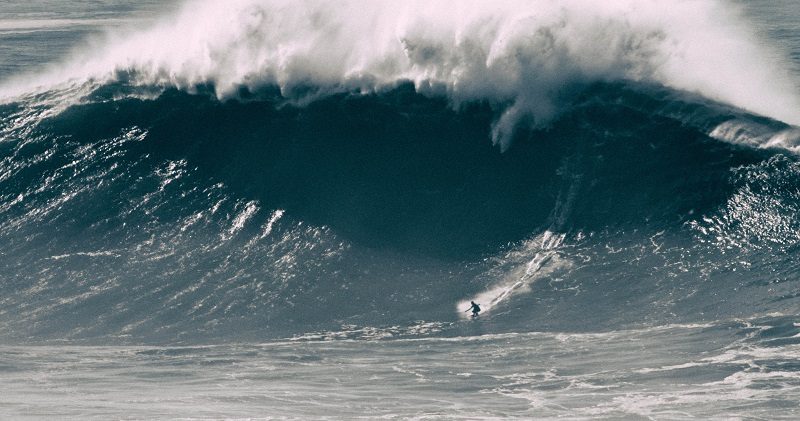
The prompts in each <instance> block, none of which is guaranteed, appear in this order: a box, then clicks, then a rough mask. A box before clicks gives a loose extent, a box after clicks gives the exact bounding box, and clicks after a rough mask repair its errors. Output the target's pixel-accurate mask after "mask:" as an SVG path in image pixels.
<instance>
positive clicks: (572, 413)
mask: <svg viewBox="0 0 800 421" xmlns="http://www.w3.org/2000/svg"><path fill="white" fill-rule="evenodd" d="M792 320H793V319H791V318H785V317H773V318H765V319H761V320H757V321H751V322H744V321H735V322H729V323H718V324H707V325H666V326H661V327H657V328H651V329H641V330H624V331H611V332H602V333H600V332H598V333H575V334H569V333H520V334H517V333H510V334H487V335H481V334H479V333H478V332H475V333H476V334H475V335H471V336H457V337H446V338H436V337H427V338H426V337H421V338H407V339H378V340H376V339H369V338H366V337H364V336H359V335H363V334H365V332H364V331H361V332H356V331H355V330H354V329H351V330H350V331H349V332H336V333H338V334H339V335H342V336H350V337H351V339H339V340H330V339H328V340H321V339H317V338H315V339H304V338H298V339H295V340H291V341H274V342H268V343H263V344H228V345H214V346H200V347H169V346H167V347H128V346H109V347H82V346H79V347H75V346H69V345H65V346H57V345H56V346H44V347H14V346H4V347H3V348H2V360H0V364H2V365H1V366H0V367H2V373H3V376H2V384H3V389H4V391H5V392H4V394H3V396H2V398H0V404H1V405H2V407H3V408H4V412H5V416H6V417H9V418H13V419H27V418H75V419H77V418H81V419H109V418H113V419H153V418H180V419H184V418H193V419H198V418H199V419H208V418H246V419H276V418H277V419H508V418H527V419H531V418H535V419H556V418H559V419H561V418H567V419H674V420H680V419H697V418H702V419H787V420H788V419H795V418H797V417H798V415H800V414H799V413H800V408H798V405H797V396H798V389H800V375H798V363H797V358H798V356H800V354H799V353H798V352H799V351H800V348H798V342H799V341H800V340H798V338H797V336H798V334H799V333H800V328H798V327H797V326H795V324H794V323H793V322H792ZM369 333H371V334H377V333H379V332H376V331H371V332H369ZM381 333H383V334H387V333H388V332H381ZM328 334H329V335H331V334H333V332H329V333H328Z"/></svg>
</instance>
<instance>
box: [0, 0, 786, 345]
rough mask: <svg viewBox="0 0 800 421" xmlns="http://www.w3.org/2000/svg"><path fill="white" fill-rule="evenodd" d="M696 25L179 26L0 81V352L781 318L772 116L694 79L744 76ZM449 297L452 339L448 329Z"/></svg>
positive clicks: (615, 14)
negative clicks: (469, 314) (75, 344)
mask: <svg viewBox="0 0 800 421" xmlns="http://www.w3.org/2000/svg"><path fill="white" fill-rule="evenodd" d="M723 6H724V5H723V3H718V2H713V1H702V2H685V3H684V2H681V3H678V4H676V5H670V6H669V8H667V6H663V5H661V4H658V3H655V2H636V3H634V2H627V1H621V2H614V3H613V4H612V5H598V4H592V3H589V2H583V1H565V2H561V3H558V4H557V5H555V6H554V5H553V4H552V3H550V2H526V3H524V4H523V3H515V2H505V3H501V4H500V5H499V6H498V7H497V8H492V9H489V8H488V7H487V6H484V5H483V4H481V3H477V2H476V3H462V4H460V5H459V6H457V7H456V10H455V11H452V10H446V9H447V7H446V5H444V4H442V3H433V4H426V5H423V4H421V3H408V4H403V5H390V4H388V3H383V2H375V3H369V4H367V5H356V4H355V3H349V2H341V3H320V2H314V1H309V2H302V3H295V2H267V1H252V0H251V1H238V2H232V3H230V4H227V5H226V6H224V7H223V6H222V5H221V4H220V3H215V2H196V3H194V2H193V3H188V6H187V9H186V11H184V12H183V13H182V14H179V15H178V16H176V17H173V18H170V19H168V20H167V21H166V23H164V24H163V25H161V26H157V27H155V28H152V29H150V30H147V31H143V32H137V33H134V34H132V35H129V36H127V37H125V38H122V39H116V40H110V41H108V43H107V46H106V47H105V48H103V49H99V50H97V51H93V52H91V53H90V54H87V55H84V56H83V58H81V59H80V60H78V61H77V62H76V63H80V64H79V65H78V64H73V65H68V66H65V67H64V68H63V69H61V70H60V71H59V72H56V73H49V74H46V75H42V76H40V77H38V79H37V78H32V79H31V80H30V81H29V82H30V83H31V84H25V83H17V82H19V81H16V82H13V83H10V84H8V85H6V87H5V88H3V92H4V95H5V100H4V102H3V103H2V104H1V105H0V216H1V217H2V218H0V242H2V243H3V244H6V247H4V249H3V251H2V252H1V253H2V256H3V259H2V261H0V273H3V274H4V275H3V276H4V278H3V279H2V280H3V283H2V285H0V292H2V296H3V297H5V298H3V299H2V300H0V336H2V337H3V338H8V339H9V340H12V339H13V340H16V341H37V340H40V339H49V338H66V339H67V340H73V341H81V340H89V341H96V340H102V341H107V342H112V343H119V342H140V341H148V342H149V341H153V342H160V341H161V342H170V343H175V342H213V341H216V340H219V339H220V338H222V339H225V340H250V339H257V340H260V339H263V338H264V337H272V338H278V337H305V336H309V337H311V336H314V335H318V334H310V333H309V332H323V333H322V334H321V335H322V336H328V334H326V333H324V332H345V333H347V332H350V331H352V332H351V333H352V336H353V337H366V336H370V335H373V334H375V335H376V337H382V336H383V335H384V333H387V332H388V333H387V334H392V335H399V336H403V337H405V336H410V337H413V336H414V335H417V334H419V335H422V334H423V333H420V332H423V331H424V332H433V334H437V335H438V334H442V335H448V334H453V333H457V334H462V333H463V334H473V333H476V332H475V329H478V330H480V329H486V332H477V333H478V334H483V333H491V334H494V333H502V332H524V331H538V330H556V331H560V332H563V331H570V330H577V331H593V330H603V329H607V330H619V329H625V328H629V327H631V326H633V327H634V328H635V327H636V326H640V325H642V324H644V325H661V324H669V323H703V322H704V321H708V320H722V319H730V318H735V317H745V318H746V317H751V316H753V315H758V314H761V313H769V312H776V311H777V312H781V311H784V312H789V311H792V310H793V308H795V307H796V300H797V294H796V293H795V292H794V291H795V290H796V287H795V286H794V285H793V284H794V281H793V280H794V279H797V277H796V274H797V269H795V267H794V266H795V265H793V264H787V263H786V261H791V260H792V259H793V258H794V255H795V254H796V252H797V250H798V249H799V248H798V244H800V237H798V236H797V235H796V233H797V232H798V226H800V223H798V222H797V216H796V215H798V209H800V197H798V194H797V189H796V187H795V186H797V185H800V169H799V168H800V165H798V162H797V161H798V158H797V157H796V156H795V155H793V154H792V153H791V152H795V151H797V145H798V140H797V139H798V136H797V129H796V128H795V127H793V126H791V125H789V124H787V122H788V123H791V122H792V121H793V120H792V116H791V115H790V113H791V112H794V111H793V110H797V109H800V108H797V107H787V106H786V105H787V104H791V103H793V101H794V99H793V98H794V95H793V93H792V90H791V89H789V88H787V86H788V85H786V84H785V83H784V82H785V81H782V80H783V79H781V77H780V75H779V74H775V73H772V72H773V71H777V70H775V69H779V68H780V66H779V65H776V66H761V65H759V67H758V69H748V68H747V66H746V65H745V66H720V63H725V60H727V59H729V58H730V57H729V55H734V54H733V53H732V51H736V54H744V55H745V56H747V57H748V60H743V61H746V62H757V63H764V61H761V62H759V61H758V60H757V59H758V58H759V57H761V56H760V54H761V53H760V52H758V51H757V49H756V48H755V45H756V44H755V41H754V40H753V39H751V38H750V37H749V36H748V35H747V31H744V32H739V29H741V28H740V27H739V26H738V25H739V23H738V22H739V20H738V18H737V17H736V12H735V11H732V10H730V9H726V8H725V7H723ZM512 12H513V13H512ZM276 16H281V17H282V18H283V19H282V20H280V21H279V20H277V18H276ZM679 16H680V19H679ZM712 17H713V19H712ZM681 19H686V21H683V20H681ZM434 21H435V22H437V24H436V25H433V24H431V23H430V22H434ZM210 22H215V23H219V22H224V23H225V25H219V24H217V25H207V24H208V23H210ZM699 24H705V27H706V29H707V32H703V33H700V34H698V33H696V32H695V33H693V35H691V36H690V31H689V29H688V28H689V27H690V26H692V25H699ZM692 27H694V26H692ZM201 28H213V29H201ZM742 34H745V35H742ZM722 35H726V36H724V37H723V36H722ZM727 35H730V36H727ZM164 40H170V41H171V42H163V41H164ZM600 47H602V49H601V48H600ZM723 47H724V48H723ZM597 51H603V52H604V54H603V55H602V57H601V56H599V55H598V53H597ZM751 53H752V55H750V54H751ZM700 56H702V57H703V58H704V60H700V59H699V58H698V57H700ZM731 60H732V59H731ZM737 60H739V59H738V55H737ZM751 60H752V61H751ZM712 70H713V72H712ZM739 79H741V81H739ZM733 80H737V85H736V86H737V87H736V88H735V89H731V88H730V85H729V83H732V82H731V81H733ZM36 84H39V85H40V86H39V87H38V88H35V87H33V86H34V85H36ZM12 85H13V86H12ZM723 85H725V86H723ZM723 87H724V88H725V89H723ZM753 92H758V93H759V95H755V94H752V93H753ZM748 93H750V94H752V95H750V94H748ZM745 94H746V95H745ZM740 95H745V96H746V97H747V98H744V97H741V96H740ZM756 98H768V99H769V102H770V104H771V105H769V106H766V105H763V104H761V102H760V100H756ZM773 105H774V109H773V108H771V107H772V106H773ZM755 112H758V113H761V114H765V115H759V114H756V113H755ZM781 120H783V121H781ZM469 299H472V300H476V301H477V302H479V303H480V304H481V305H482V306H483V308H484V310H485V313H484V316H485V317H484V319H483V320H482V321H481V324H480V325H478V327H474V326H472V325H470V324H469V322H465V321H462V320H460V315H461V313H462V312H463V310H465V308H464V303H465V302H467V301H469ZM793 306H795V307H793ZM454 308H455V311H454ZM587 314H591V315H592V317H590V318H587V317H586V315H587ZM342 326H345V327H347V326H350V327H351V328H342ZM356 326H372V327H370V328H363V329H362V328H357V327H356ZM380 326H391V328H382V327H380ZM404 326H405V327H404ZM424 334H428V333H424ZM337 335H338V334H337ZM337 335H334V336H337ZM348 335H349V333H347V334H342V335H338V336H342V337H349V336H348Z"/></svg>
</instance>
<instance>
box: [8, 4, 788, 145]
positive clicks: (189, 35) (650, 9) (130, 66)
mask: <svg viewBox="0 0 800 421" xmlns="http://www.w3.org/2000/svg"><path fill="white" fill-rule="evenodd" d="M763 44H764V43H763V42H759V40H758V39H757V38H756V37H755V35H754V32H753V31H752V30H750V29H749V28H748V26H747V25H746V24H745V22H744V20H743V19H742V18H741V16H740V13H739V12H738V11H737V9H736V8H734V7H733V6H732V5H730V4H728V3H726V2H723V1H721V0H693V1H688V0H676V1H668V2H665V1H658V0H610V1H603V2H598V1H593V0H561V1H551V0H532V1H531V0H525V1H514V0H508V1H495V2H484V1H462V2H457V3H453V2H449V1H430V0H429V1H406V2H394V1H386V0H376V1H369V2H362V1H347V0H345V1H329V2H326V1H318V0H301V1H297V0H229V1H213V0H208V1H202V0H201V1H189V2H187V3H186V4H185V5H184V7H183V8H182V11H181V12H180V13H178V14H177V15H175V16H172V17H170V18H165V19H164V20H163V21H162V22H161V23H159V24H158V25H156V26H154V27H152V28H149V29H147V30H143V31H139V32H137V33H132V34H128V35H126V36H116V37H115V36H111V35H109V40H107V42H105V46H104V47H102V48H95V49H93V50H92V51H91V52H84V53H82V54H77V55H78V57H75V58H74V60H72V61H71V63H68V64H65V65H63V66H61V67H60V68H59V69H58V70H57V71H53V72H51V73H49V74H47V75H44V76H40V77H38V78H35V79H34V80H33V82H31V83H32V84H35V85H40V86H44V87H45V88H46V87H47V86H54V85H55V84H58V83H65V82H66V81H69V83H73V84H74V83H86V82H93V83H105V82H108V81H112V80H116V79H124V80H125V81H126V82H129V83H133V84H140V85H156V86H174V87H178V88H181V89H187V90H190V91H191V90H192V89H193V88H194V87H196V86H198V85H209V84H210V85H213V86H214V88H215V92H216V94H217V95H218V96H219V97H220V98H227V97H232V96H235V95H236V94H237V92H239V90H240V89H241V88H247V89H249V90H251V91H257V90H258V89H260V88H263V87H265V86H277V87H279V88H280V89H281V92H282V94H283V95H284V96H286V97H287V98H291V99H295V100H311V99H313V98H316V97H318V96H320V95H326V94H330V93H336V92H364V93H366V92H374V91H376V90H381V89H386V88H391V87H392V86H396V84H397V83H399V82H401V81H412V82H413V83H414V84H415V86H416V88H417V90H418V91H419V92H421V93H424V94H431V95H439V94H443V95H446V96H447V97H448V98H449V99H450V101H451V102H452V103H453V105H454V106H455V107H458V106H460V105H461V104H463V103H465V102H469V101H488V102H489V103H491V104H493V105H494V106H496V107H497V108H498V109H499V110H502V111H503V114H502V116H501V117H500V118H499V119H498V121H496V122H495V127H494V133H493V136H494V141H495V142H497V143H499V144H500V145H501V146H502V147H507V146H508V142H509V141H510V135H511V133H512V132H513V130H514V128H515V126H516V125H518V124H519V123H520V122H527V123H528V124H532V125H534V126H543V125H546V124H547V123H548V122H549V121H550V120H551V119H552V118H553V117H554V116H556V115H558V113H559V111H560V110H561V109H562V107H563V106H564V105H565V104H566V103H568V101H569V99H570V97H571V95H572V94H574V93H575V92H576V91H577V90H578V89H576V88H579V87H580V86H582V85H584V84H586V83H591V82H594V81H639V82H646V83H657V84H661V85H664V86H668V87H671V88H675V89H680V90H687V91H692V92H698V93H700V94H702V95H704V96H706V97H708V98H711V99H714V100H718V101H722V102H726V103H730V104H732V105H735V106H738V107H741V108H744V109H747V110H749V111H752V112H756V113H759V114H763V115H766V116H769V117H773V118H776V119H780V120H782V121H785V122H788V123H793V124H797V123H800V100H798V95H797V94H796V89H795V85H794V84H793V83H792V82H791V78H790V75H789V73H788V71H785V70H782V69H786V66H783V65H782V63H779V62H775V59H774V56H775V55H774V54H770V52H769V51H766V50H765V49H766V48H768V47H765V46H764V45H763ZM15 82H16V87H15V89H12V88H10V87H9V86H6V87H4V88H2V89H0V92H1V93H5V94H6V96H7V95H8V94H9V92H11V91H15V90H16V92H17V93H19V89H21V88H20V83H19V81H15ZM31 86H32V85H30V84H28V85H27V86H26V87H25V88H24V89H34V88H32V87H31Z"/></svg>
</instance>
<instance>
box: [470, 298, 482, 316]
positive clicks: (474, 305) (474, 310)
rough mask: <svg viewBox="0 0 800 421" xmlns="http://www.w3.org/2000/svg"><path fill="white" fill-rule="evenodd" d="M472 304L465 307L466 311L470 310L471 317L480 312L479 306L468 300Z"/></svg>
mask: <svg viewBox="0 0 800 421" xmlns="http://www.w3.org/2000/svg"><path fill="white" fill-rule="evenodd" d="M470 303H471V304H472V306H471V307H470V308H468V309H467V311H470V310H472V317H478V313H480V312H481V306H479V305H477V304H475V301H470Z"/></svg>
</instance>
